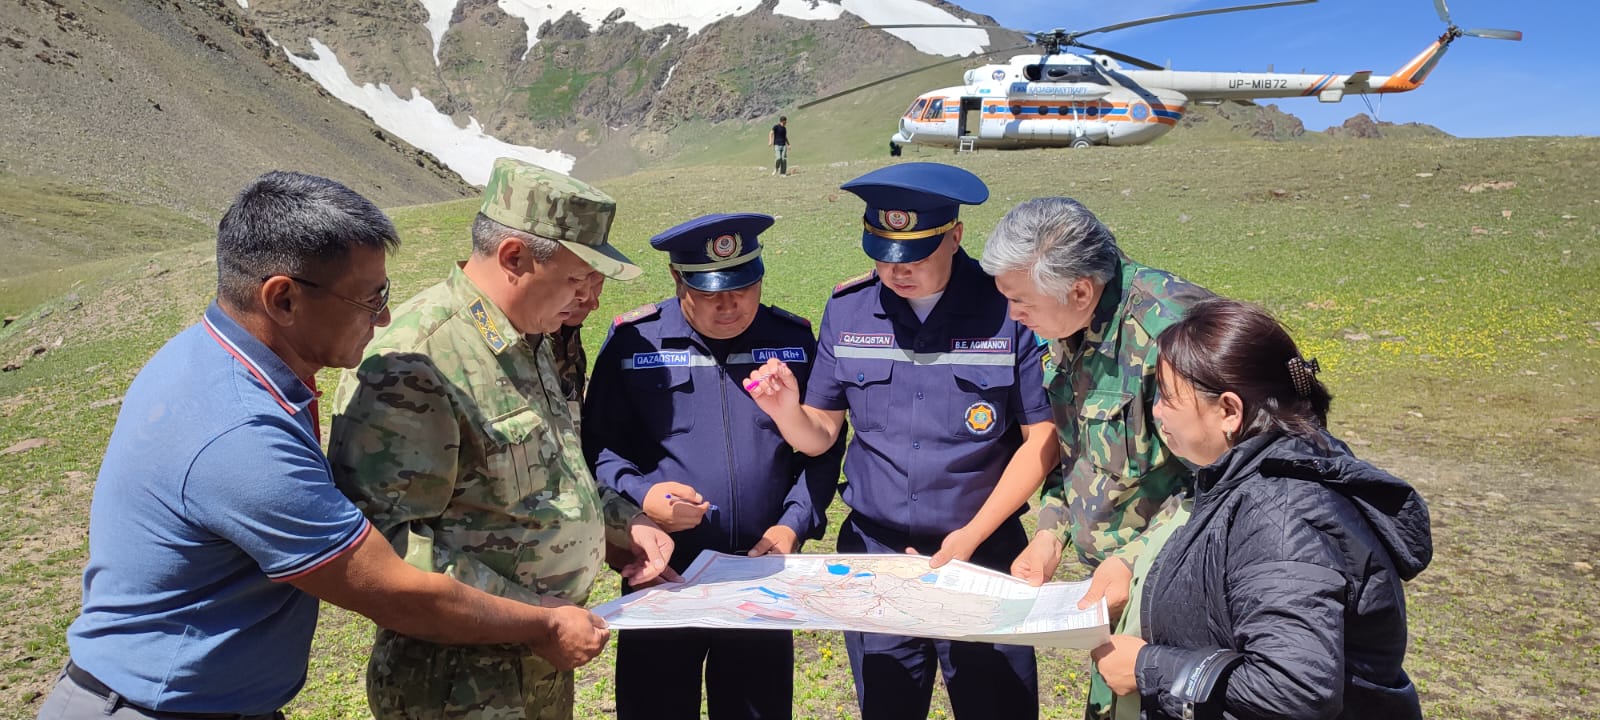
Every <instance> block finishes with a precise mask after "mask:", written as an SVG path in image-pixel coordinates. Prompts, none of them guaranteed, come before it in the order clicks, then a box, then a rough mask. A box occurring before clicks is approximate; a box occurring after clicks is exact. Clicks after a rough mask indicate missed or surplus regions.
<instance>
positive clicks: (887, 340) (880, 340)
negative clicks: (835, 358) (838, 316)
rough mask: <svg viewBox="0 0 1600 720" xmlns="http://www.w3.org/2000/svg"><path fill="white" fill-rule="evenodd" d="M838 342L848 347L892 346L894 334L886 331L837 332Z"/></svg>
mask: <svg viewBox="0 0 1600 720" xmlns="http://www.w3.org/2000/svg"><path fill="white" fill-rule="evenodd" d="M839 344H840V345H848V346H850V347H885V348H892V347H894V336H893V335H890V334H888V333H853V332H842V333H839Z"/></svg>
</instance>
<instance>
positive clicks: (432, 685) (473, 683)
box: [367, 629, 573, 720]
mask: <svg viewBox="0 0 1600 720" xmlns="http://www.w3.org/2000/svg"><path fill="white" fill-rule="evenodd" d="M572 703H573V674H572V673H571V672H570V671H569V672H561V671H558V670H556V669H555V668H554V667H552V666H551V665H550V664H549V663H547V662H545V661H544V659H543V658H541V657H539V656H537V655H533V654H531V653H529V652H528V650H527V648H525V647H521V646H516V645H472V646H468V645H436V644H434V643H430V642H424V641H422V640H416V639H414V638H409V637H405V636H403V635H398V634H395V633H393V632H390V631H388V630H382V629H380V630H378V637H377V639H376V640H375V641H374V642H373V644H372V659H371V660H370V661H368V663H367V705H368V706H369V707H370V708H371V709H372V716H373V717H374V718H375V720H571V718H572Z"/></svg>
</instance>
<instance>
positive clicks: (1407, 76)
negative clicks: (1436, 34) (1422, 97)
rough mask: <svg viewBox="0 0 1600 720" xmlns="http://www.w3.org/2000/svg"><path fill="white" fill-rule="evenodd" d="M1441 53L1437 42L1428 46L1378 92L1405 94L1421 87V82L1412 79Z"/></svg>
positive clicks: (1390, 77) (1391, 77)
mask: <svg viewBox="0 0 1600 720" xmlns="http://www.w3.org/2000/svg"><path fill="white" fill-rule="evenodd" d="M1439 52H1441V48H1440V43H1439V41H1437V40H1435V41H1434V43H1433V44H1432V45H1429V46H1428V49H1427V50H1423V51H1422V52H1421V53H1420V54H1418V55H1417V56H1416V57H1414V58H1411V62H1408V63H1406V64H1405V66H1403V67H1401V68H1400V69H1399V70H1397V71H1395V73H1394V74H1393V75H1390V76H1389V79H1388V80H1387V81H1385V82H1384V83H1383V85H1381V86H1379V87H1378V92H1405V91H1407V90H1415V89H1417V88H1419V87H1421V86H1422V82H1421V80H1418V81H1412V80H1411V77H1412V76H1413V75H1415V74H1416V73H1417V71H1418V70H1421V69H1422V67H1423V66H1425V65H1427V64H1428V61H1430V60H1432V59H1433V58H1434V57H1435V56H1436V55H1437V54H1438V53H1439Z"/></svg>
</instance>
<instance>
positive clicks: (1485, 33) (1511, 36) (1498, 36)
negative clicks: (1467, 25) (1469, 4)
mask: <svg viewBox="0 0 1600 720" xmlns="http://www.w3.org/2000/svg"><path fill="white" fill-rule="evenodd" d="M1461 34H1462V35H1470V36H1472V37H1481V38H1489V39H1490V40H1521V39H1522V31H1521V30H1498V29H1495V28H1474V29H1472V30H1462V31H1461Z"/></svg>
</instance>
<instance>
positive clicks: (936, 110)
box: [922, 98, 944, 120]
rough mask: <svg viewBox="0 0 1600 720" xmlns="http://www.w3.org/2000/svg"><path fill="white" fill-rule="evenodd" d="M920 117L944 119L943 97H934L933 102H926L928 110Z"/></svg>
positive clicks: (924, 118)
mask: <svg viewBox="0 0 1600 720" xmlns="http://www.w3.org/2000/svg"><path fill="white" fill-rule="evenodd" d="M922 119H923V120H943V119H944V98H934V100H933V102H931V103H928V112H927V114H925V115H923V116H922Z"/></svg>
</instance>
